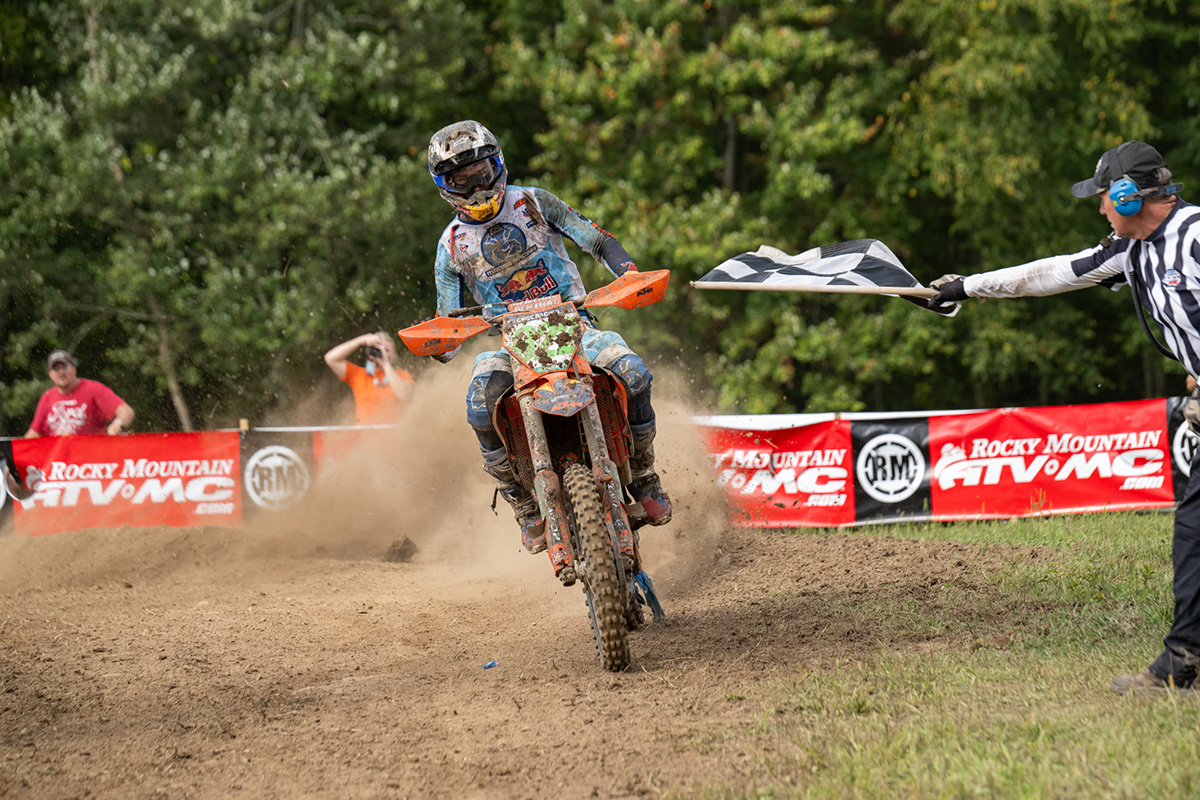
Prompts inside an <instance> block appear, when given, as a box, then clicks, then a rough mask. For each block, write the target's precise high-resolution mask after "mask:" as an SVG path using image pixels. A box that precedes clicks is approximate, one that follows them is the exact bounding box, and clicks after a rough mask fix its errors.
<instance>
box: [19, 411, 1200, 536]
mask: <svg viewBox="0 0 1200 800" xmlns="http://www.w3.org/2000/svg"><path fill="white" fill-rule="evenodd" d="M1181 407H1182V399H1181V398H1160V399H1155V400H1139V401H1133V402H1125V403H1101V404H1096V405H1085V406H1052V407H1044V408H1006V409H993V410H985V411H951V412H913V413H904V414H877V413H851V414H841V415H836V416H835V415H833V414H794V415H780V416H726V417H701V418H697V419H696V422H697V423H698V425H699V427H700V431H701V435H702V436H703V437H704V439H705V440H706V443H707V449H708V452H709V454H710V457H711V458H712V462H713V464H714V465H715V467H716V480H717V483H718V485H720V486H721V487H722V488H723V489H724V490H725V493H726V497H727V498H728V499H729V504H730V510H731V518H732V521H733V522H735V523H736V524H742V525H753V526H758V527H814V528H824V527H841V526H849V525H863V524H871V523H876V522H920V521H928V520H938V521H946V520H958V519H995V518H1009V517H1028V516H1042V515H1047V514H1071V513H1082V512H1091V511H1115V510H1123V509H1151V508H1169V507H1170V506H1172V505H1173V504H1174V502H1175V496H1176V492H1177V491H1180V490H1181V489H1182V487H1183V486H1184V485H1185V483H1186V481H1187V478H1188V475H1189V474H1190V472H1191V464H1192V460H1193V456H1194V455H1195V454H1196V452H1197V448H1198V447H1200V438H1198V437H1197V436H1196V434H1194V433H1192V432H1191V430H1190V428H1189V427H1188V426H1187V424H1186V423H1185V422H1184V420H1183V414H1182V410H1181ZM10 446H11V453H9V451H8V449H7V448H9V447H10ZM369 447H383V448H385V450H386V447H387V443H386V440H385V439H381V438H380V437H379V435H378V432H377V431H376V430H375V429H373V428H254V429H251V430H249V431H246V432H241V433H239V432H238V431H217V432H211V433H171V434H141V435H136V436H116V437H113V436H73V437H66V438H47V439H15V440H11V441H7V440H5V441H0V460H3V459H4V458H6V457H11V463H12V465H13V466H14V467H16V468H17V470H18V472H19V474H20V477H21V478H22V480H24V481H25V483H26V485H27V486H30V488H32V484H31V483H30V481H29V480H28V470H29V468H30V467H34V468H35V471H36V470H39V469H40V470H41V471H42V472H43V473H44V474H45V478H44V480H43V482H42V484H41V485H40V487H38V491H37V492H36V493H35V494H34V495H33V497H32V498H30V499H27V500H25V501H23V502H21V503H20V504H12V505H11V506H9V505H0V515H3V514H7V509H8V508H9V507H12V508H13V513H14V518H15V532H16V533H18V534H27V535H35V536H39V535H44V534H48V533H58V532H60V531H69V530H79V529H81V528H94V527H119V526H123V525H136V526H154V525H171V526H177V527H181V526H187V525H225V526H237V525H240V524H241V522H242V516H243V508H247V509H250V510H251V513H271V512H276V511H281V510H283V509H287V508H290V507H292V506H293V504H295V503H296V502H297V501H299V500H300V499H301V498H303V497H304V496H305V495H306V494H307V493H308V492H309V490H310V489H311V487H312V485H313V482H314V480H315V478H316V477H317V476H318V475H319V474H320V473H322V472H324V471H328V470H329V469H330V467H332V466H333V465H334V463H335V462H337V461H339V460H340V459H342V458H343V457H345V456H347V455H348V454H349V453H351V452H353V451H356V450H361V449H362V448H369ZM239 448H240V449H239ZM383 457H387V453H386V452H385V453H384V454H383ZM243 497H244V498H245V500H244V501H243ZM0 522H3V520H2V518H0ZM5 524H6V523H5Z"/></svg>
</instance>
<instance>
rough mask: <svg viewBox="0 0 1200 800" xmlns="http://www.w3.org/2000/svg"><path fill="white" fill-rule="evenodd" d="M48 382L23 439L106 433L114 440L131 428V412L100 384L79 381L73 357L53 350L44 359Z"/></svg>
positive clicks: (81, 379)
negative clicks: (52, 383)
mask: <svg viewBox="0 0 1200 800" xmlns="http://www.w3.org/2000/svg"><path fill="white" fill-rule="evenodd" d="M46 364H47V366H48V367H49V368H50V380H52V381H54V385H53V386H51V387H50V388H49V389H47V390H46V391H45V392H44V393H43V394H42V397H41V399H40V400H38V404H37V410H36V411H35V412H34V414H33V422H31V423H30V424H29V430H27V431H25V438H26V439H36V438H38V437H39V436H74V435H78V434H89V433H90V434H97V433H107V434H108V435H109V436H116V435H117V434H120V433H124V432H125V431H127V430H128V428H129V426H130V425H132V424H133V408H131V407H130V405H129V404H128V403H126V402H125V401H124V400H122V399H121V398H120V397H118V396H117V394H116V392H114V391H113V390H112V389H110V388H108V387H107V386H105V385H104V384H103V383H100V382H99V381H92V380H88V379H86V378H80V377H79V374H78V372H77V369H76V368H77V365H76V363H75V359H74V357H73V356H72V355H71V354H70V353H68V352H67V351H66V350H55V351H54V352H53V353H51V354H50V357H49V358H47V359H46Z"/></svg>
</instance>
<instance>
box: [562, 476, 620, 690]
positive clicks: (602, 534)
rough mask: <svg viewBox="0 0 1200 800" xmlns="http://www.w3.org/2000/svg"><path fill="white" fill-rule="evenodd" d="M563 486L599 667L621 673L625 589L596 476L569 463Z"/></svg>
mask: <svg viewBox="0 0 1200 800" xmlns="http://www.w3.org/2000/svg"><path fill="white" fill-rule="evenodd" d="M563 486H564V488H565V489H566V494H567V498H568V500H570V503H571V509H572V511H573V512H574V517H575V527H576V534H577V536H578V544H579V546H578V547H577V548H576V550H575V555H576V558H577V559H578V560H579V561H580V562H581V565H582V567H583V569H582V570H580V574H581V577H582V578H583V592H584V596H585V597H586V598H587V605H588V616H589V617H590V619H591V622H592V638H593V639H594V640H595V642H596V653H597V655H599V657H600V666H602V667H604V668H605V669H607V670H611V671H613V672H620V671H621V670H623V669H625V668H626V667H628V666H629V635H628V631H627V629H626V616H625V603H624V599H625V591H624V587H622V586H621V581H620V578H619V576H618V574H617V564H616V561H615V560H614V559H615V557H616V555H617V553H616V549H615V548H614V547H613V544H612V540H611V539H610V537H609V535H608V527H607V526H606V525H605V524H604V514H603V512H602V510H601V506H600V495H599V491H598V490H597V488H596V479H595V478H594V477H593V475H592V473H591V471H590V470H588V469H587V468H586V467H584V466H582V465H580V464H571V465H569V466H567V468H566V470H565V471H564V473H563Z"/></svg>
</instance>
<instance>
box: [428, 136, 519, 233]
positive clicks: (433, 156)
mask: <svg viewBox="0 0 1200 800" xmlns="http://www.w3.org/2000/svg"><path fill="white" fill-rule="evenodd" d="M429 174H430V175H432V176H433V182H434V183H436V184H437V187H438V192H439V193H440V194H441V195H442V197H443V198H444V199H445V200H446V202H447V203H449V204H450V205H452V206H454V208H455V210H457V211H458V212H459V213H460V214H462V215H463V216H464V217H468V218H470V219H473V220H475V221H477V222H486V221H487V220H489V219H491V218H492V217H494V216H496V214H498V213H500V204H501V203H502V202H503V200H504V189H505V187H507V185H508V169H507V168H506V167H505V166H504V154H503V153H502V152H500V144H499V143H498V142H497V141H496V137H495V136H493V135H492V132H491V131H489V130H488V129H487V128H485V127H483V126H482V125H480V124H479V123H478V122H476V121H475V120H473V119H466V120H463V121H461V122H455V123H453V124H451V125H447V126H446V127H444V128H442V129H441V130H440V131H438V132H437V133H435V134H434V135H433V138H431V139H430V140H429Z"/></svg>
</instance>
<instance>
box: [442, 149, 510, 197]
mask: <svg viewBox="0 0 1200 800" xmlns="http://www.w3.org/2000/svg"><path fill="white" fill-rule="evenodd" d="M503 172H504V162H503V161H502V160H501V159H500V156H498V155H494V156H488V157H487V158H485V159H483V160H481V161H475V162H472V163H470V164H467V165H465V166H462V167H458V168H456V169H452V170H450V171H449V172H446V173H443V174H442V175H434V176H433V182H434V183H436V184H437V185H438V188H439V189H442V190H444V191H447V192H450V194H456V195H459V196H460V197H470V196H471V195H473V194H475V192H477V191H479V190H480V189H485V190H486V189H491V188H492V187H493V186H495V185H496V181H497V180H499V178H500V175H501V174H502V173H503Z"/></svg>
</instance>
